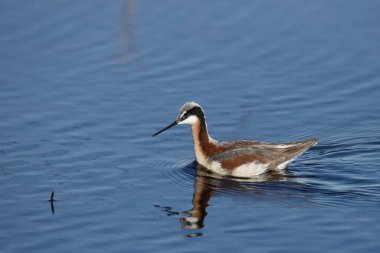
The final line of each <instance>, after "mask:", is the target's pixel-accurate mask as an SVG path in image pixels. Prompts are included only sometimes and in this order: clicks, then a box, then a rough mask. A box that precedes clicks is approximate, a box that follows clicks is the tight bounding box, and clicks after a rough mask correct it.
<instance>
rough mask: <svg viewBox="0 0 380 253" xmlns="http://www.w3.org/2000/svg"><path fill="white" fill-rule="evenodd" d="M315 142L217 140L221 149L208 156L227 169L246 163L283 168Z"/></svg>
mask: <svg viewBox="0 0 380 253" xmlns="http://www.w3.org/2000/svg"><path fill="white" fill-rule="evenodd" d="M316 143H317V141H316V140H314V139H312V140H307V141H300V142H291V143H286V144H276V143H266V142H254V141H234V142H219V143H218V144H217V145H220V146H222V147H223V149H222V151H221V152H219V153H216V154H214V155H213V156H212V157H210V158H211V159H212V160H213V161H216V162H219V163H221V165H222V166H223V168H225V169H228V170H233V169H235V168H237V167H239V166H241V165H244V164H248V163H257V164H265V165H267V169H268V170H278V169H284V168H285V167H286V166H287V165H288V164H289V163H291V162H292V161H294V160H295V159H296V158H297V157H298V156H300V155H301V154H302V153H303V152H305V151H306V150H308V149H309V148H310V147H311V146H313V145H315V144H316Z"/></svg>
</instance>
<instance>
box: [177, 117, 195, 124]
mask: <svg viewBox="0 0 380 253" xmlns="http://www.w3.org/2000/svg"><path fill="white" fill-rule="evenodd" d="M198 121H199V119H198V118H197V116H194V115H191V116H190V117H188V118H187V119H185V120H183V121H181V122H179V123H178V125H182V124H187V125H194V124H195V123H197V122H198Z"/></svg>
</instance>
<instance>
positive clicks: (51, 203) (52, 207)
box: [48, 191, 56, 214]
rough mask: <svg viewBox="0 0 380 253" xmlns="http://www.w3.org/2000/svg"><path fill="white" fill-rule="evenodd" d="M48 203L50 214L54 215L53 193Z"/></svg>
mask: <svg viewBox="0 0 380 253" xmlns="http://www.w3.org/2000/svg"><path fill="white" fill-rule="evenodd" d="M48 201H49V202H50V207H51V213H52V214H54V213H55V209H54V201H56V200H55V199H54V191H52V192H51V194H50V199H49V200H48Z"/></svg>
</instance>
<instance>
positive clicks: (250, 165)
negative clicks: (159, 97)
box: [153, 102, 317, 178]
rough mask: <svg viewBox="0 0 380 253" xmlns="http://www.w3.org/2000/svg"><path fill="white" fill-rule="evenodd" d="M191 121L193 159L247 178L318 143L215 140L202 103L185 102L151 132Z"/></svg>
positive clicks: (280, 167)
mask: <svg viewBox="0 0 380 253" xmlns="http://www.w3.org/2000/svg"><path fill="white" fill-rule="evenodd" d="M177 124H188V125H191V129H192V134H193V140H194V150H195V158H196V161H197V162H198V163H199V164H200V165H202V166H204V167H206V168H207V169H208V170H211V171H213V172H215V173H217V174H221V175H229V176H233V177H243V178H249V177H253V176H256V175H259V174H262V173H265V172H267V171H280V170H283V169H285V168H286V166H287V165H289V164H290V163H291V162H293V161H294V160H295V159H296V158H297V157H299V156H300V155H301V154H302V153H303V152H305V151H306V150H308V149H309V148H310V147H311V146H313V145H315V144H316V143H317V141H316V140H314V139H311V140H307V141H299V142H290V143H285V144H276V143H266V142H257V141H217V140H214V139H212V138H211V137H210V136H209V135H208V131H207V124H206V117H205V113H204V111H203V109H202V107H201V106H200V105H199V104H197V103H195V102H189V103H186V104H184V105H183V106H182V107H181V109H180V111H179V115H178V117H177V119H176V120H175V121H174V122H173V123H171V124H170V125H168V126H166V127H164V128H163V129H161V130H159V131H158V132H156V133H155V134H153V136H156V135H158V134H160V133H162V132H163V131H165V130H167V129H169V128H171V127H173V126H175V125H177Z"/></svg>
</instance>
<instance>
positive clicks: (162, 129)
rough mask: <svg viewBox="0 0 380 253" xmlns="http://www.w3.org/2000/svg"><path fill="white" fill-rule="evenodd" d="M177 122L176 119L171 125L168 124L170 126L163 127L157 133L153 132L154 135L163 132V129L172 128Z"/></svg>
mask: <svg viewBox="0 0 380 253" xmlns="http://www.w3.org/2000/svg"><path fill="white" fill-rule="evenodd" d="M177 124H178V123H177V120H174V121H173V122H172V123H171V124H170V125H168V126H166V127H164V128H162V129H161V130H160V131H158V132H157V133H155V134H153V135H152V136H156V135H158V134H160V133H162V132H163V131H165V130H168V129H169V128H171V127H174V126H175V125H177Z"/></svg>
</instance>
